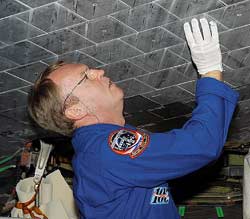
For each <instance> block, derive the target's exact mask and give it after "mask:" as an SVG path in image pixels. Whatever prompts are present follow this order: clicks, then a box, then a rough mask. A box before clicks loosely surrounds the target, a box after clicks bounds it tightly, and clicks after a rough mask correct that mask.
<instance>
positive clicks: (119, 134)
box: [108, 129, 149, 159]
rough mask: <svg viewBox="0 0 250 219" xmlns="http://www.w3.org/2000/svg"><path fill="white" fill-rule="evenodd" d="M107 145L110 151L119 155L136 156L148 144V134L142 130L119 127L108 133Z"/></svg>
mask: <svg viewBox="0 0 250 219" xmlns="http://www.w3.org/2000/svg"><path fill="white" fill-rule="evenodd" d="M108 141H109V146H110V147H111V149H112V151H114V152H115V153H117V154H120V155H129V156H130V158H132V159H133V158H136V157H138V156H139V155H140V154H141V153H142V152H143V151H144V150H145V149H146V147H147V146H148V143H149V136H148V135H147V134H146V133H144V132H138V131H134V130H129V129H121V130H117V131H115V132H112V133H111V134H110V135H109V140H108Z"/></svg>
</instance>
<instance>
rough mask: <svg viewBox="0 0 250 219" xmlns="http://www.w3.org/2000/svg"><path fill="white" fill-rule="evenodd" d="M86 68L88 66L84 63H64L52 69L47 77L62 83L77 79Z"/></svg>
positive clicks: (59, 83)
mask: <svg viewBox="0 0 250 219" xmlns="http://www.w3.org/2000/svg"><path fill="white" fill-rule="evenodd" d="M87 68H88V66H87V65H84V64H65V65H63V66H61V67H60V68H58V69H56V70H55V71H53V72H52V73H51V74H50V75H49V77H48V78H50V79H51V80H52V81H54V82H55V83H56V84H58V85H63V84H65V83H68V82H70V81H75V80H78V79H79V78H80V77H81V73H82V72H84V71H85V70H86V69H87Z"/></svg>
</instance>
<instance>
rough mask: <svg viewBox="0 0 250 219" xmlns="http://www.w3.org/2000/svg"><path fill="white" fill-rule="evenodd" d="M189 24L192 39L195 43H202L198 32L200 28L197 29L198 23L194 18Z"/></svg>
mask: <svg viewBox="0 0 250 219" xmlns="http://www.w3.org/2000/svg"><path fill="white" fill-rule="evenodd" d="M191 24H192V29H193V37H194V40H195V42H196V43H198V44H199V43H202V41H203V38H202V35H201V31H200V27H199V22H198V20H197V19H196V18H193V19H192V20H191Z"/></svg>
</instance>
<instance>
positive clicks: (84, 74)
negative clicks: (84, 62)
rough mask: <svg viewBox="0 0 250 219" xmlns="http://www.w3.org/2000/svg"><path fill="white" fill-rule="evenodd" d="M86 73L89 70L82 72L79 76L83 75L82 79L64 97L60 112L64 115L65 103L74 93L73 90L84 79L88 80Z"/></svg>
mask: <svg viewBox="0 0 250 219" xmlns="http://www.w3.org/2000/svg"><path fill="white" fill-rule="evenodd" d="M88 71H89V69H87V70H85V71H84V72H82V73H81V74H82V75H83V78H82V79H81V80H80V81H79V82H78V83H77V84H76V85H75V86H74V87H73V89H72V90H71V91H70V92H69V94H68V95H67V96H66V97H65V99H64V101H63V108H62V112H63V113H64V111H65V109H66V102H67V100H68V99H69V97H70V96H71V95H72V93H73V92H74V91H75V89H76V88H77V87H78V86H79V85H80V84H81V83H82V82H83V81H85V80H86V79H88V74H87V73H88Z"/></svg>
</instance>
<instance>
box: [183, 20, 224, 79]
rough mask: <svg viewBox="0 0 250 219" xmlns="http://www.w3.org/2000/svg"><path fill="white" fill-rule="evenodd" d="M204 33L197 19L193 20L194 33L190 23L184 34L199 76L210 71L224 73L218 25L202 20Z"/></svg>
mask: <svg viewBox="0 0 250 219" xmlns="http://www.w3.org/2000/svg"><path fill="white" fill-rule="evenodd" d="M200 23H201V27H202V33H203V36H202V34H201V31H200V28H199V23H198V20H197V19H195V18H194V19H192V21H191V25H192V31H191V27H190V25H189V23H188V22H186V23H185V24H184V32H185V36H186V39H187V42H188V46H189V48H190V51H191V56H192V59H193V62H194V63H195V65H196V67H197V69H198V72H199V74H201V75H202V74H206V73H207V72H209V71H215V70H219V71H222V70H223V68H222V57H221V50H220V45H219V34H218V29H217V25H216V23H215V22H214V21H210V22H209V23H210V25H209V24H208V21H207V19H206V18H202V19H200Z"/></svg>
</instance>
